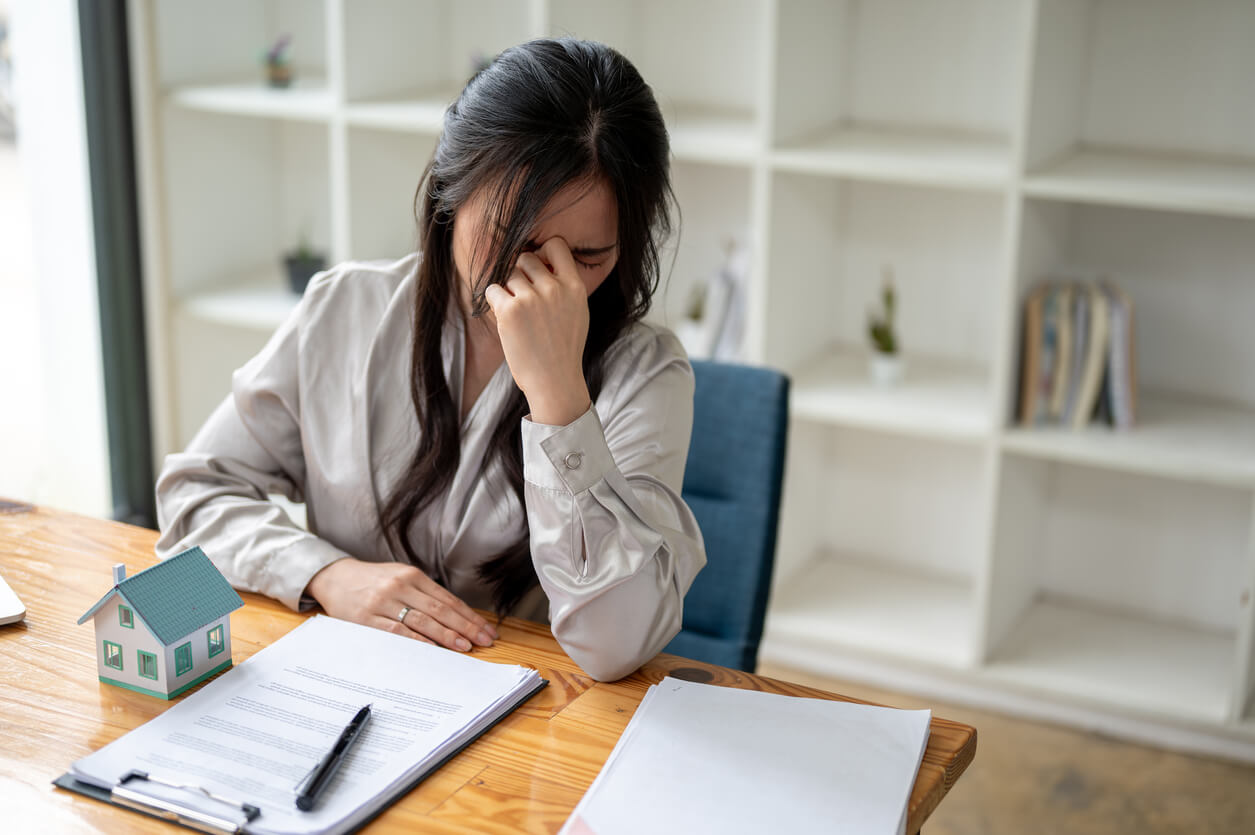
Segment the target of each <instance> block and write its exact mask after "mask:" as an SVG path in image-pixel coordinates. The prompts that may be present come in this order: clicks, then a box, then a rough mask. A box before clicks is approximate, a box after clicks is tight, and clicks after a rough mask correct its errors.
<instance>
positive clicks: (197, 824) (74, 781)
mask: <svg viewBox="0 0 1255 835" xmlns="http://www.w3.org/2000/svg"><path fill="white" fill-rule="evenodd" d="M548 684H549V681H548V680H547V679H543V678H542V679H539V680H538V682H537V684H536V686H535V687H533V688H532V689H531V690H528V691H527V692H525V693H523V694H522V695H521V696H519V698H518V700H517V701H515V702H514V704H512V705H510V706H509V707H508V708H507V709H506V710H504V711H502V712H501V714H500V715H499V716H497V718H496V719H494V720H493V721H492V723H491V724H489V725H486V726H485V727H484V728H483V729H482V730H481V731H480V732H479V733H477V734H475V735H474V736H472V737H471V738H470V739H468V740H466V742H464V743H462V744H461V745H459V746H458V747H457V748H455V749H453V750H452V751H450V752H449V753H448V754H446V755H445V756H444V757H442V758H441V759H439V760H438V761H436V762H435V763H433V764H432V765H431V766H430V767H429V768H427V769H426V770H424V771H422V772H421V773H419V774H417V775H416V776H415V777H414V779H413V780H412V781H410V782H409V783H406V784H403V785H402V786H401V787H400V788H399V789H398V790H397V791H395V792H394V793H393V794H392V795H391V796H389V797H387V798H385V802H384V803H382V804H381V805H380V806H379V808H378V809H376V810H375V811H374V812H372V813H371V814H370V815H369V816H368V817H366V818H364V819H363V820H361V821H358V822H357V823H355V824H354V825H353V826H352V827H351V828H348V829H342V830H340V829H335V830H332V831H333V832H337V833H339V832H357V831H358V830H359V829H361V828H362V827H364V826H365V825H366V824H368V823H370V822H371V821H373V820H374V819H375V818H377V817H379V815H380V814H382V813H383V811H384V810H385V809H387V808H388V807H389V806H391V805H392V804H393V803H395V802H396V801H397V800H398V799H400V798H401V797H403V796H405V795H407V794H409V793H410V791H411V790H413V789H414V788H415V787H416V786H417V785H418V784H419V783H421V782H423V781H424V780H426V779H427V778H428V777H430V776H431V775H432V774H435V773H436V772H437V771H439V770H440V768H441V767H443V766H444V764H445V763H447V762H449V760H451V759H453V758H454V757H456V756H457V755H458V754H460V753H462V752H463V751H465V750H466V748H467V747H468V746H469V745H470V744H471V743H473V742H474V741H475V740H477V739H479V738H480V737H481V736H483V735H484V734H486V733H488V731H490V730H492V729H493V728H495V727H496V726H497V723H498V722H500V721H501V720H502V719H505V718H506V717H507V716H509V715H510V714H511V713H513V712H514V711H515V710H517V709H518V708H520V707H522V705H523V704H524V703H525V702H527V701H528V700H529V699H531V698H532V697H533V696H535V695H536V694H537V693H539V692H540V691H541V690H544V689H545V687H546V686H547V685H548ZM141 780H142V781H147V782H151V783H158V784H161V785H163V786H166V787H168V788H175V789H184V790H187V791H189V792H196V793H198V798H197V799H198V800H203V798H205V797H208V798H209V799H211V800H213V801H215V802H217V803H219V804H220V805H222V806H223V807H224V809H223V812H224V814H222V815H211V814H207V813H206V812H204V810H203V809H199V808H195V807H192V806H183V805H180V804H177V803H173V802H169V801H164V800H163V801H160V802H158V800H157V799H155V798H153V797H152V796H150V795H146V794H143V793H140V792H136V791H134V790H133V789H132V788H131V787H130V783H132V782H136V783H138V782H139V781H141ZM52 784H53V785H54V786H57V787H58V788H62V789H66V790H67V791H72V792H75V793H77V794H81V795H84V796H86V797H90V798H93V799H95V800H101V801H104V802H105V803H110V804H112V805H114V806H119V807H121V808H124V809H129V810H131V811H134V812H139V813H141V814H145V815H148V816H150V817H154V818H159V819H161V820H166V821H171V822H173V823H177V824H180V825H182V826H185V827H187V828H188V829H194V830H196V831H198V832H210V833H221V834H223V835H225V833H231V835H236V834H237V833H248V832H250V831H251V830H250V829H249V824H251V823H252V822H253V821H255V820H257V819H258V818H260V817H261V810H260V809H258V808H257V807H256V806H254V805H252V804H250V803H248V802H247V801H240V800H236V799H233V798H225V797H221V796H214V795H211V794H210V793H209V792H206V791H205V790H204V789H201V788H199V787H197V786H192V785H188V784H186V783H176V782H174V781H172V780H167V779H165V778H163V777H160V776H154V775H150V774H148V773H147V772H144V771H140V770H138V769H137V770H134V771H131V772H128V773H127V775H126V776H125V777H123V778H122V780H121V781H120V782H119V783H118V785H117V786H115V787H114V788H113V789H112V790H110V789H106V788H102V787H101V786H97V785H96V784H94V783H87V782H84V781H82V780H79V779H78V778H76V777H75V776H74V775H73V774H71V773H70V772H68V771H67V772H66V773H65V774H62V775H61V776H60V777H58V778H57V779H55V780H53V781H52ZM228 809H229V810H231V814H230V816H228V815H227V814H225V813H226V811H227V810H228Z"/></svg>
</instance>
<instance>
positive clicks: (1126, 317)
mask: <svg viewBox="0 0 1255 835" xmlns="http://www.w3.org/2000/svg"><path fill="white" fill-rule="evenodd" d="M1102 289H1103V292H1104V293H1105V294H1106V296H1107V304H1108V306H1109V308H1110V310H1111V334H1110V340H1109V343H1108V344H1109V349H1108V356H1107V365H1108V369H1109V371H1108V375H1107V379H1108V382H1109V384H1110V403H1111V422H1112V425H1113V426H1115V427H1116V428H1117V429H1128V428H1130V427H1132V426H1133V424H1134V422H1135V421H1136V419H1137V352H1136V350H1135V344H1134V338H1133V299H1132V298H1131V297H1130V296H1129V295H1128V294H1126V293H1125V292H1124V291H1123V290H1121V289H1120V288H1119V287H1117V286H1116V285H1115V284H1113V283H1111V282H1110V281H1104V282H1103V283H1102Z"/></svg>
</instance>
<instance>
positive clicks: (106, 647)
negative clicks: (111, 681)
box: [104, 640, 123, 673]
mask: <svg viewBox="0 0 1255 835" xmlns="http://www.w3.org/2000/svg"><path fill="white" fill-rule="evenodd" d="M104 644H105V645H104V653H105V655H104V660H105V666H106V667H108V668H109V669H110V670H117V671H118V672H119V673H120V672H122V666H123V662H122V654H123V653H122V645H121V644H117V643H114V642H113V641H109V640H106V641H105V642H104ZM110 647H113V648H114V649H115V650H117V659H118V664H117V666H116V667H115V666H114V665H113V664H110V663H109V648H110Z"/></svg>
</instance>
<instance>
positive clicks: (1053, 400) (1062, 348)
mask: <svg viewBox="0 0 1255 835" xmlns="http://www.w3.org/2000/svg"><path fill="white" fill-rule="evenodd" d="M1072 291H1073V288H1072V285H1071V284H1063V285H1060V286H1059V287H1056V288H1055V289H1054V291H1053V292H1052V294H1051V295H1052V296H1053V298H1054V304H1053V305H1052V307H1051V314H1052V316H1053V325H1052V327H1053V330H1054V332H1055V363H1054V369H1053V370H1052V374H1051V381H1050V408H1049V409H1048V410H1047V414H1048V415H1049V417H1050V419H1051V420H1060V419H1062V417H1063V408H1064V406H1065V405H1066V404H1067V401H1068V384H1069V383H1070V382H1071V380H1072V375H1071V371H1072V353H1073V330H1072V325H1073V314H1072V306H1073V304H1072V295H1073V292H1072Z"/></svg>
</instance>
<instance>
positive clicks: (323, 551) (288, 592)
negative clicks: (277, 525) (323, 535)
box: [264, 536, 348, 611]
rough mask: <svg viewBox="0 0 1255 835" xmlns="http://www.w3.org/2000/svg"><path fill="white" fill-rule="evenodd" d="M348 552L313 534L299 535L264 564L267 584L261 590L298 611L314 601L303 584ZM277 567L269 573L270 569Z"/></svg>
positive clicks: (307, 583) (308, 606) (345, 555)
mask: <svg viewBox="0 0 1255 835" xmlns="http://www.w3.org/2000/svg"><path fill="white" fill-rule="evenodd" d="M347 556H348V554H346V553H344V552H343V551H341V550H340V549H339V548H337V547H336V546H334V545H332V544H331V543H330V542H327V541H326V540H323V539H319V538H318V537H316V536H309V537H302V538H301V539H300V541H298V542H294V543H292V544H291V545H289V546H288V547H287V548H284V549H283V550H282V551H280V552H279V553H277V554H275V556H274V557H273V558H272V559H271V560H270V561H269V563H268V564H267V566H266V574H267V578H266V579H267V580H268V582H267V584H266V585H267V587H266V589H265V590H264V593H265V594H266V595H268V596H270V597H273V598H275V599H276V600H278V601H279V602H280V603H282V604H283V605H285V606H287V607H288V608H289V609H295V610H296V611H301V610H302V609H308V608H310V607H311V606H313V605H314V604H315V602H316V601H315V600H314V599H313V598H312V597H310V596H309V595H308V594H305V587H306V586H308V585H309V581H310V580H312V579H314V575H315V574H317V573H318V572H319V571H322V570H323V569H324V568H326V567H327V566H329V565H331V564H332V563H333V562H335V561H336V560H339V559H343V558H344V557H347ZM272 568H273V569H276V570H275V571H274V572H272V570H271V569H272Z"/></svg>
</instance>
